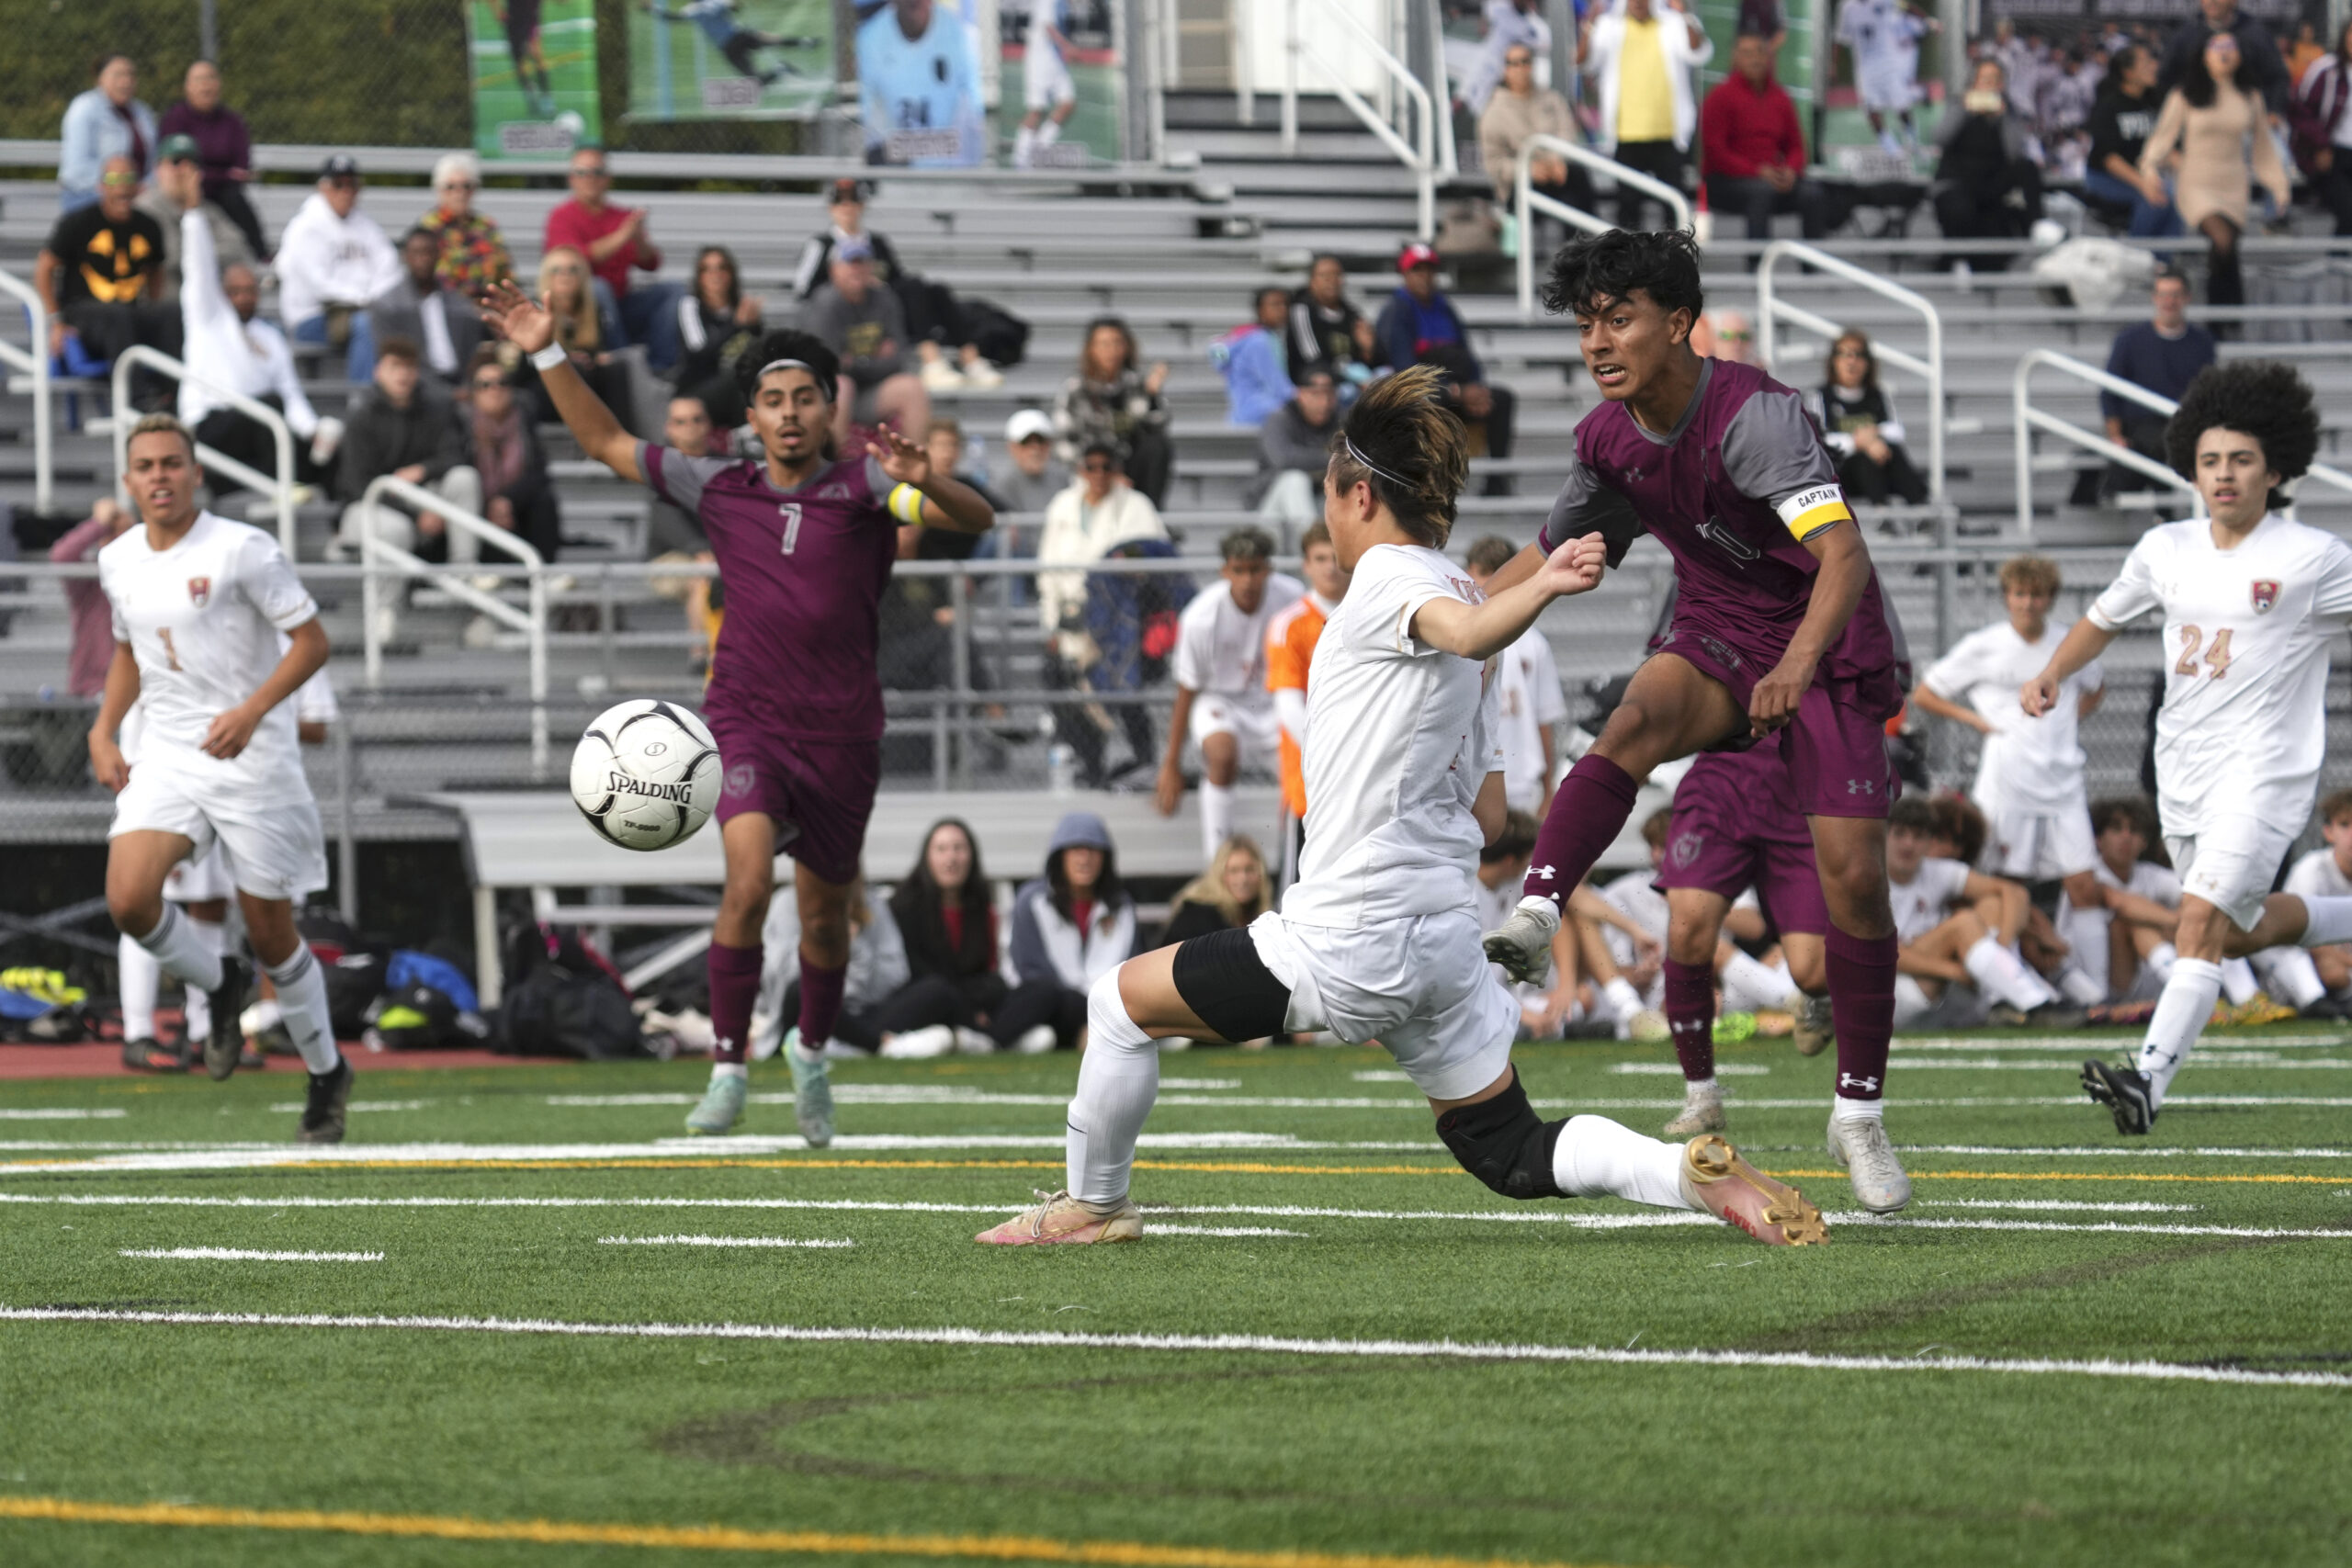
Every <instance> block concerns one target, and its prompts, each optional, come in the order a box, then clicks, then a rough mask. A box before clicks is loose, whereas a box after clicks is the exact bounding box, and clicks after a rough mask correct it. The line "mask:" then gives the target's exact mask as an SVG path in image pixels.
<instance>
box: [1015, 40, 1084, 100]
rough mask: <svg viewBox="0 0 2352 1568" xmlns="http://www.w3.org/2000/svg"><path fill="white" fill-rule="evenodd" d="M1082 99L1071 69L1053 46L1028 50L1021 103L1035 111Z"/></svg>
mask: <svg viewBox="0 0 2352 1568" xmlns="http://www.w3.org/2000/svg"><path fill="white" fill-rule="evenodd" d="M1077 96H1078V86H1077V85H1076V84H1075V83H1073V82H1072V81H1071V80H1070V79H1069V66H1068V65H1067V64H1065V63H1063V62H1062V57H1061V55H1060V54H1059V53H1058V52H1057V51H1056V50H1055V49H1054V46H1053V45H1051V44H1049V43H1040V44H1037V45H1035V46H1034V47H1032V48H1030V49H1027V50H1024V51H1023V52H1022V56H1021V101H1022V102H1023V104H1025V105H1026V106H1028V107H1030V108H1033V109H1049V108H1052V107H1054V106H1055V105H1057V104H1066V103H1069V101H1070V100H1071V99H1073V98H1075V97H1077Z"/></svg>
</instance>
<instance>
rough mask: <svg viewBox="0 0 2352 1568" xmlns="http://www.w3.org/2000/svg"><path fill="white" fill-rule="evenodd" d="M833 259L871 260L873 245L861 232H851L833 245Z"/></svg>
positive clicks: (844, 260)
mask: <svg viewBox="0 0 2352 1568" xmlns="http://www.w3.org/2000/svg"><path fill="white" fill-rule="evenodd" d="M833 259H834V260H835V261H838V262H855V261H872V260H873V259H874V247H873V245H871V244H870V243H867V241H866V238H865V235H863V234H852V235H851V236H850V237H849V238H848V239H846V240H843V241H842V242H841V243H838V244H836V245H834V246H833Z"/></svg>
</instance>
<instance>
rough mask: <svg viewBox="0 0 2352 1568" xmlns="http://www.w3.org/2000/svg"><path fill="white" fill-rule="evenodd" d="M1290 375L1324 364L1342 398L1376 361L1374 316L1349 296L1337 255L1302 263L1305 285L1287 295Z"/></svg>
mask: <svg viewBox="0 0 2352 1568" xmlns="http://www.w3.org/2000/svg"><path fill="white" fill-rule="evenodd" d="M1285 346H1286V347H1287V348H1288V349H1289V351H1290V378H1291V379H1292V380H1294V381H1304V380H1306V378H1307V376H1308V374H1309V373H1310V372H1312V371H1316V370H1328V371H1329V372H1330V373H1331V378H1332V379H1333V381H1334V382H1336V383H1337V384H1338V385H1339V386H1340V389H1341V391H1342V393H1343V394H1344V398H1346V399H1352V398H1353V397H1354V396H1355V389H1356V388H1358V387H1360V386H1362V385H1363V383H1365V382H1366V381H1369V380H1371V379H1372V367H1374V365H1376V364H1378V363H1379V362H1380V344H1379V340H1378V339H1377V338H1375V337H1374V336H1373V332H1372V322H1371V321H1368V320H1366V319H1365V317H1364V316H1363V312H1361V311H1359V310H1357V309H1356V308H1355V305H1354V304H1353V302H1351V300H1350V299H1348V272H1347V268H1346V266H1345V265H1342V264H1341V262H1340V258H1339V257H1337V256H1335V255H1332V254H1329V253H1328V252H1327V253H1325V254H1322V255H1318V256H1317V257H1316V258H1315V260H1314V262H1313V263H1312V264H1311V265H1309V266H1308V267H1307V269H1306V288H1302V289H1300V290H1299V291H1298V292H1297V293H1295V294H1294V295H1292V296H1291V299H1290V338H1289V341H1288V343H1287V344H1286V345H1285Z"/></svg>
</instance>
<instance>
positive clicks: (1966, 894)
mask: <svg viewBox="0 0 2352 1568" xmlns="http://www.w3.org/2000/svg"><path fill="white" fill-rule="evenodd" d="M1935 828H1936V823H1935V816H1934V814H1933V813H1932V812H1931V811H1930V810H1929V809H1928V803H1927V802H1925V801H1923V800H1920V799H1918V798H1917V797H1916V796H1905V798H1903V799H1901V800H1898V801H1896V802H1895V803H1894V806H1892V807H1889V808H1888V811H1887V818H1886V880H1887V887H1888V891H1889V897H1891V898H1892V900H1893V902H1894V934H1895V940H1896V942H1897V946H1896V949H1895V959H1894V964H1895V972H1896V975H1895V981H1894V1018H1895V1027H1897V1028H1899V1029H1900V1028H1907V1027H1909V1026H1911V1025H1912V1024H1915V1023H1918V1024H1921V1026H1922V1027H1933V1026H1935V1025H1941V1026H1943V1027H1949V1028H1965V1027H1968V1026H1969V1025H1971V1024H1973V1023H1976V1022H1978V1021H1982V1020H1983V1018H1984V1017H1985V1010H1986V1008H1987V1007H1990V1008H1991V1009H1992V1020H1993V1021H1994V1022H1996V1023H2011V1024H2019V1023H2032V1024H2038V1025H2041V1026H2042V1027H2047V1028H2071V1027H2073V1026H2074V1025H2075V1024H2078V1023H2080V1022H2081V1021H2082V1014H2081V1011H2080V1010H2078V1009H2070V1008H2068V1007H2067V1006H2066V1005H2065V1004H2064V1003H2063V1002H2061V1001H2060V1000H2059V999H2058V994H2057V993H2056V992H2055V991H2053V990H2052V989H2051V988H2050V987H2049V985H2048V984H2047V983H2046V982H2045V981H2044V980H2043V979H2042V978H2041V976H2039V975H2037V974H2035V973H2034V972H2033V971H2032V970H2031V969H2030V968H2028V967H2027V966H2026V963H2025V960H2023V959H2022V958H2019V957H2018V952H2017V941H2018V932H2019V931H2022V930H2023V929H2024V927H2025V912H2026V892H2025V889H2024V888H2023V887H2022V886H2019V885H2018V884H2017V883H2014V882H2004V881H2002V880H2001V879H1999V878H1998V877H1993V876H1986V875H1985V874H1983V873H1982V872H1977V871H1971V870H1970V869H1969V867H1968V863H1967V862H1965V861H1959V860H1947V859H1944V858H1942V857H1940V856H1938V855H1934V854H1931V853H1929V843H1930V840H1931V838H1932V836H1933V834H1934V832H1935ZM1982 899H1997V900H1998V908H1999V909H2000V911H2001V914H2000V920H1999V923H1998V925H1997V926H1995V925H1989V924H1988V923H1987V922H1986V920H1985V917H1984V916H1983V915H1982V914H1981V913H1979V912H1978V909H1977V908H1976V906H1977V903H1978V901H1979V900H1982ZM1956 904H1957V905H1962V906H1963V907H1962V908H1958V909H1954V908H1952V906H1954V905H1956ZM1930 1012H1933V1013H1934V1014H1935V1017H1934V1019H1933V1021H1930V1022H1928V1023H1922V1021H1923V1020H1927V1019H1928V1015H1929V1013H1930Z"/></svg>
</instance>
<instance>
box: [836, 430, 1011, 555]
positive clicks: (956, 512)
mask: <svg viewBox="0 0 2352 1568" xmlns="http://www.w3.org/2000/svg"><path fill="white" fill-rule="evenodd" d="M865 450H866V454H867V456H869V457H872V458H873V459H874V460H875V461H876V462H877V463H879V464H881V465H882V471H883V472H884V473H886V474H888V475H889V476H890V478H891V479H893V480H895V481H896V482H897V483H899V484H902V485H911V486H913V487H914V488H915V489H916V490H919V491H922V524H923V526H924V527H926V528H946V529H949V530H951V531H953V532H955V533H958V534H985V533H987V532H988V531H989V529H991V528H993V527H995V526H996V508H995V507H993V506H990V505H989V502H988V498H987V497H986V496H984V495H982V494H981V493H980V492H979V491H976V490H974V489H973V488H972V487H971V486H970V485H967V484H966V483H965V482H964V481H963V480H962V479H956V478H955V477H954V476H953V475H950V474H941V473H934V472H933V471H932V467H931V454H930V453H929V452H928V451H927V450H926V449H925V448H923V447H921V446H916V445H915V444H914V443H913V442H911V441H910V440H908V439H907V438H906V437H905V436H903V435H901V434H899V433H898V432H897V431H895V430H891V429H889V428H888V427H887V426H886V427H885V428H884V429H883V431H882V439H881V440H879V441H869V442H867V443H866V444H865Z"/></svg>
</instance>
